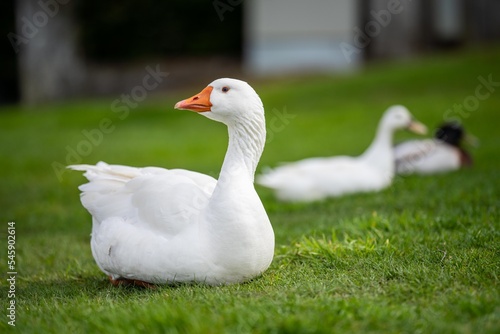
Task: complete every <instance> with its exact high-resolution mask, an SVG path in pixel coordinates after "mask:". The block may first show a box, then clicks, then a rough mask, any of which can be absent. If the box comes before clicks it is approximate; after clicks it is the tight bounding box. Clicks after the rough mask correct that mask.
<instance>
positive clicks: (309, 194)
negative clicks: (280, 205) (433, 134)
mask: <svg viewBox="0 0 500 334" xmlns="http://www.w3.org/2000/svg"><path fill="white" fill-rule="evenodd" d="M402 128H408V129H410V130H413V131H416V132H420V133H422V132H424V131H425V127H424V126H423V125H422V124H421V123H418V122H416V121H414V120H413V119H412V116H411V114H410V112H409V111H408V110H407V109H406V108H405V107H403V106H399V105H397V106H392V107H391V108H389V109H388V110H387V111H386V112H385V113H384V116H383V117H382V119H381V121H380V122H379V125H378V129H377V133H376V136H375V139H374V140H373V142H372V144H371V145H370V146H369V147H368V149H367V150H366V151H365V152H364V153H363V154H362V155H360V156H357V157H350V156H336V157H325V158H309V159H305V160H300V161H297V162H293V163H289V164H284V165H282V166H279V167H277V168H275V169H273V170H269V171H267V172H265V173H264V174H262V175H260V176H259V177H258V179H257V182H258V183H259V184H261V185H263V186H265V187H268V188H271V189H273V190H274V192H275V194H276V197H277V198H278V199H280V200H283V201H314V200H320V199H323V198H326V197H335V196H341V195H345V194H350V193H356V192H368V191H378V190H381V189H384V188H386V187H387V186H389V185H390V184H391V182H392V178H393V176H394V161H393V152H392V137H393V132H394V131H395V130H397V129H402Z"/></svg>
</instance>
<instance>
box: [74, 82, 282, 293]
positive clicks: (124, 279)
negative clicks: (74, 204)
mask: <svg viewBox="0 0 500 334" xmlns="http://www.w3.org/2000/svg"><path fill="white" fill-rule="evenodd" d="M175 108H176V109H184V110H192V111H196V112H199V113H200V114H202V115H204V116H206V117H208V118H210V119H213V120H216V121H219V122H222V123H224V124H226V125H227V127H228V131H229V146H228V150H227V153H226V156H225V159H224V163H223V165H222V169H221V172H220V176H219V180H218V181H217V180H215V179H214V178H212V177H210V176H208V175H204V174H200V173H196V172H192V171H188V170H182V169H171V170H168V169H163V168H157V167H145V168H134V167H127V166H120V165H108V164H106V163H103V162H100V163H98V164H97V165H95V166H91V165H73V166H69V168H71V169H74V170H80V171H85V174H84V175H85V176H86V177H87V179H88V180H89V183H87V184H84V185H82V186H80V190H81V191H82V196H81V201H82V204H83V206H84V207H85V208H86V209H87V210H88V211H89V212H90V214H91V215H92V224H93V225H92V238H91V248H92V254H93V256H94V259H95V261H96V262H97V265H98V266H99V268H100V269H101V270H102V271H103V272H104V273H106V274H107V275H109V278H110V280H111V282H112V283H113V284H120V283H127V284H129V283H133V284H137V285H145V286H148V285H149V284H148V283H160V284H161V283H173V282H190V281H191V282H193V281H196V282H202V283H206V284H210V285H219V284H230V283H238V282H243V281H246V280H249V279H251V278H253V277H255V276H258V275H260V274H261V273H262V272H264V271H265V270H266V269H267V268H268V266H269V265H270V263H271V261H272V258H273V254H274V233H273V229H272V226H271V223H270V221H269V218H268V216H267V214H266V211H265V210H264V207H263V206H262V203H261V201H260V199H259V197H258V195H257V193H256V191H255V188H254V186H253V180H254V173H255V168H256V166H257V163H258V161H259V159H260V156H261V153H262V151H263V148H264V143H265V137H266V127H265V119H264V107H263V105H262V101H261V100H260V98H259V96H258V95H257V93H256V92H255V91H254V90H253V88H252V87H250V86H249V85H248V84H247V83H246V82H243V81H239V80H235V79H227V78H224V79H218V80H215V81H214V82H212V83H211V84H210V85H208V86H207V87H206V88H205V89H203V90H202V91H201V92H200V93H199V94H197V95H195V96H193V97H191V98H189V99H186V100H183V101H180V102H178V103H177V104H176V105H175Z"/></svg>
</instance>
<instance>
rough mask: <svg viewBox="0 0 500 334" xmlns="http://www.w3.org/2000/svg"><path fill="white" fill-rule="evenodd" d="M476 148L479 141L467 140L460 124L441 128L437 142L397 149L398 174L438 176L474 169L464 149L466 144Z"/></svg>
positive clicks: (417, 142)
mask: <svg viewBox="0 0 500 334" xmlns="http://www.w3.org/2000/svg"><path fill="white" fill-rule="evenodd" d="M463 139H465V140H467V141H468V142H469V143H470V144H472V145H476V144H477V139H476V138H475V137H472V136H470V135H469V136H465V131H464V129H463V127H462V126H461V125H460V124H459V123H457V122H448V123H445V124H443V125H441V126H440V127H439V128H438V129H437V131H436V134H435V136H434V138H433V139H423V140H409V141H405V142H403V143H400V144H398V145H396V146H395V147H394V156H395V161H396V173H398V174H412V173H416V174H434V173H443V172H449V171H454V170H457V169H459V168H461V167H464V166H470V165H472V158H471V156H470V154H469V153H468V152H467V151H465V150H464V149H463V148H462V147H461V143H462V140H463Z"/></svg>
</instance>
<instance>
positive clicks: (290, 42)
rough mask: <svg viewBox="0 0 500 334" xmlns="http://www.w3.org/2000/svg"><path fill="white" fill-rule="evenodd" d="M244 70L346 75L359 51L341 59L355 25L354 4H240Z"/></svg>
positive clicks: (259, 0)
mask: <svg viewBox="0 0 500 334" xmlns="http://www.w3.org/2000/svg"><path fill="white" fill-rule="evenodd" d="M244 5H245V6H246V7H245V31H244V34H245V38H244V40H245V44H244V46H243V48H244V50H243V52H244V59H245V63H244V67H245V69H246V70H247V71H248V72H250V73H253V74H279V73H287V72H301V71H302V72H304V71H308V72H310V71H325V70H326V71H347V70H350V69H354V68H356V67H357V66H358V65H359V64H360V62H361V57H362V54H361V53H356V54H354V55H353V56H352V57H346V56H345V55H344V54H343V52H342V50H341V48H340V47H339V46H340V45H341V44H342V43H352V38H353V28H354V27H355V26H356V24H357V21H358V20H357V18H358V15H357V9H358V6H357V1H353V0H336V1H332V0H309V1H304V0H249V1H245V4H244Z"/></svg>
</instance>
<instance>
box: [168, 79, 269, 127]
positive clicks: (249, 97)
mask: <svg viewBox="0 0 500 334" xmlns="http://www.w3.org/2000/svg"><path fill="white" fill-rule="evenodd" d="M175 109H180V110H191V111H195V112H199V113H200V114H202V115H203V116H206V117H208V118H210V119H213V120H215V121H218V122H222V123H224V124H226V125H229V124H232V123H234V122H236V121H238V120H242V119H251V118H255V117H258V118H262V119H263V116H264V107H263V105H262V101H261V99H260V98H259V95H257V93H256V92H255V90H254V89H253V88H252V87H251V86H250V85H249V84H247V83H246V82H244V81H241V80H237V79H230V78H222V79H217V80H215V81H213V82H211V83H210V84H209V85H208V86H207V87H205V88H204V89H203V90H202V91H201V92H200V93H198V94H196V95H194V96H192V97H190V98H188V99H185V100H182V101H179V102H177V103H176V105H175Z"/></svg>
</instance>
